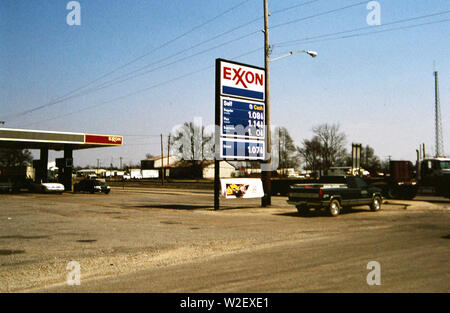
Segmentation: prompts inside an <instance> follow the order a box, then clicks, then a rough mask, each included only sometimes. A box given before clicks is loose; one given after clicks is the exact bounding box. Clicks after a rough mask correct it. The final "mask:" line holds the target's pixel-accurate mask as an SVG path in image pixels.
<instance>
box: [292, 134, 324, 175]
mask: <svg viewBox="0 0 450 313" xmlns="http://www.w3.org/2000/svg"><path fill="white" fill-rule="evenodd" d="M297 151H298V153H299V155H300V157H301V158H302V159H303V161H304V164H305V166H304V169H305V170H310V171H312V172H313V173H314V174H316V173H317V172H318V171H319V170H320V169H321V168H322V159H321V158H322V144H321V142H320V140H319V137H317V136H314V137H313V138H312V139H311V140H308V139H305V140H303V143H302V147H301V148H300V147H297Z"/></svg>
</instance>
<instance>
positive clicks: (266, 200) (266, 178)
mask: <svg viewBox="0 0 450 313" xmlns="http://www.w3.org/2000/svg"><path fill="white" fill-rule="evenodd" d="M263 1H264V67H265V69H266V80H265V91H264V93H265V97H266V116H265V118H266V153H267V159H266V160H265V161H264V163H266V164H267V165H268V166H266V170H267V171H261V178H262V180H263V187H264V196H263V197H262V198H261V206H263V207H265V206H268V205H271V203H272V201H271V195H270V194H271V188H270V187H271V184H270V176H271V171H270V170H271V168H270V162H271V157H270V152H271V147H270V145H271V140H270V88H269V63H270V60H269V56H270V45H269V8H268V4H267V0H263Z"/></svg>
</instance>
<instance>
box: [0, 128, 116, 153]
mask: <svg viewBox="0 0 450 313" xmlns="http://www.w3.org/2000/svg"><path fill="white" fill-rule="evenodd" d="M122 142H123V138H122V136H116V135H99V134H84V133H68V132H53V131H44V130H28V129H12V128H0V147H3V148H13V149H48V150H56V151H60V150H64V149H70V150H79V149H89V148H100V147H111V146H121V145H122Z"/></svg>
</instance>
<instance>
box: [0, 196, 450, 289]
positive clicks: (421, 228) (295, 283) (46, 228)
mask: <svg viewBox="0 0 450 313" xmlns="http://www.w3.org/2000/svg"><path fill="white" fill-rule="evenodd" d="M1 197H3V199H2V200H3V201H2V205H1V206H2V208H1V210H0V221H1V223H2V225H3V226H5V227H2V228H1V229H0V247H1V249H0V251H3V253H0V263H1V265H2V266H1V267H0V290H1V291H12V292H16V291H32V292H35V291H37V292H152V293H154V292H449V291H450V284H449V281H450V266H449V262H448V260H449V257H450V245H449V243H450V241H449V239H450V218H449V217H450V216H449V210H450V201H447V200H444V199H440V198H433V199H431V198H430V199H429V200H431V201H430V202H429V201H424V200H427V198H425V199H423V198H421V199H420V200H421V201H389V202H388V203H385V204H384V205H383V209H382V210H381V211H380V212H377V213H373V212H371V211H369V209H368V207H360V208H356V209H353V210H351V211H349V212H345V213H344V214H342V215H340V216H339V217H337V218H332V217H329V216H327V215H326V214H321V213H312V214H310V215H309V216H307V217H303V216H299V215H298V214H297V212H296V210H295V208H294V207H293V206H290V205H287V204H286V202H285V200H286V198H285V197H274V198H273V201H272V203H273V205H272V207H271V208H267V209H263V208H259V201H257V200H249V201H245V202H242V200H241V201H231V202H225V200H223V201H222V204H223V206H222V209H221V210H220V211H218V212H214V211H212V210H211V206H212V194H211V193H210V192H208V191H183V190H181V191H180V190H177V191H173V190H160V189H159V190H149V189H133V190H122V189H117V188H115V189H114V190H113V192H112V193H111V194H110V195H107V196H104V195H90V194H64V195H62V196H58V195H54V196H53V195H31V194H30V195H12V196H11V195H1ZM8 218H9V219H8ZM7 251H10V252H11V251H16V252H17V253H10V254H8V253H6V252H7ZM18 251H22V252H18ZM71 260H76V261H78V262H79V263H80V265H81V285H79V286H68V285H67V284H66V276H67V273H68V270H67V268H66V265H67V263H68V262H69V261H71ZM371 261H376V262H378V264H379V265H380V272H379V274H380V275H379V277H380V283H381V284H380V285H373V286H369V285H368V283H367V276H368V275H369V274H370V273H371V271H372V269H368V268H367V265H368V263H369V262H371ZM370 277H371V276H370ZM2 288H3V289H2Z"/></svg>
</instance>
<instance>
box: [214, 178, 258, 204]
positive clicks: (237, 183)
mask: <svg viewBox="0 0 450 313" xmlns="http://www.w3.org/2000/svg"><path fill="white" fill-rule="evenodd" d="M220 182H221V189H222V195H223V196H224V197H225V198H226V199H236V198H241V199H249V198H261V197H263V196H264V190H263V185H262V181H261V179H259V178H230V179H221V180H220Z"/></svg>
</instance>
